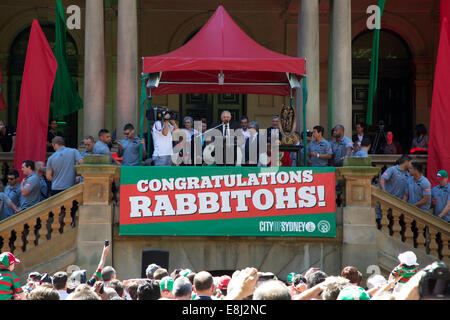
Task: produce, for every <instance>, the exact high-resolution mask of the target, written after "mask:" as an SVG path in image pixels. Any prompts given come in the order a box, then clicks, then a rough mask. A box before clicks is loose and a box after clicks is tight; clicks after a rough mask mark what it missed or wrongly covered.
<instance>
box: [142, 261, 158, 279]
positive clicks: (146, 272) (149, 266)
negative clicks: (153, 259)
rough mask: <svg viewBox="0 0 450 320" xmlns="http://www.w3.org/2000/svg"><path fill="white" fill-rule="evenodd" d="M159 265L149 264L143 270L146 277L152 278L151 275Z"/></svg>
mask: <svg viewBox="0 0 450 320" xmlns="http://www.w3.org/2000/svg"><path fill="white" fill-rule="evenodd" d="M160 268H161V267H160V266H158V265H157V264H155V263H152V264H149V265H148V267H147V269H146V270H145V274H146V275H147V279H153V275H154V273H155V271H156V270H158V269H160Z"/></svg>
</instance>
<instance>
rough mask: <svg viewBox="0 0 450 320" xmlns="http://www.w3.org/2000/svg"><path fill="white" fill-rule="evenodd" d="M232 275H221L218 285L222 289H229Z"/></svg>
mask: <svg viewBox="0 0 450 320" xmlns="http://www.w3.org/2000/svg"><path fill="white" fill-rule="evenodd" d="M230 280H231V277H230V276H221V277H220V278H219V284H218V287H219V289H220V290H227V289H228V284H229V283H230Z"/></svg>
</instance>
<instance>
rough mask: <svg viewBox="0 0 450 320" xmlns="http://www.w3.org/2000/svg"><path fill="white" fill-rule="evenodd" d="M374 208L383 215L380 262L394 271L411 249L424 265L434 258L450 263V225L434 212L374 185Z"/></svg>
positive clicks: (380, 226) (379, 244)
mask: <svg viewBox="0 0 450 320" xmlns="http://www.w3.org/2000/svg"><path fill="white" fill-rule="evenodd" d="M371 188H372V190H371V195H372V207H373V208H375V207H376V206H377V205H379V208H380V209H381V212H382V218H381V221H380V223H379V225H378V231H377V233H376V242H377V249H378V265H379V267H380V268H381V269H382V270H383V271H385V272H389V271H391V270H392V269H393V268H394V267H395V266H397V265H398V259H397V256H398V254H399V253H400V252H404V251H408V250H411V251H413V252H414V253H415V254H416V255H417V259H418V262H419V264H420V265H421V266H422V267H424V266H426V265H428V264H430V263H432V262H433V261H437V260H440V261H443V262H445V263H446V264H447V265H448V266H450V248H449V247H450V224H449V223H447V222H445V221H444V220H442V219H440V218H438V217H435V216H434V215H432V214H430V213H428V212H426V211H424V210H421V209H419V208H417V207H415V206H413V205H411V204H409V203H406V202H405V201H402V200H400V199H398V198H396V197H394V196H392V195H391V194H389V193H386V192H384V191H382V190H380V189H379V188H377V187H375V186H371Z"/></svg>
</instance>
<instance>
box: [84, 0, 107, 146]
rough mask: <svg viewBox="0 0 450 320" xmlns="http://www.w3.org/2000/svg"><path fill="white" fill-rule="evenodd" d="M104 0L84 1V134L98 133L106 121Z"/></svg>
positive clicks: (94, 134)
mask: <svg viewBox="0 0 450 320" xmlns="http://www.w3.org/2000/svg"><path fill="white" fill-rule="evenodd" d="M103 21H104V14H103V0H89V1H86V27H85V28H86V33H85V53H84V56H85V57H84V58H85V63H84V112H83V118H84V119H83V123H84V130H83V131H84V135H92V136H93V137H97V135H98V131H99V130H100V129H102V128H103V127H104V125H105V91H106V90H105V37H104V24H103Z"/></svg>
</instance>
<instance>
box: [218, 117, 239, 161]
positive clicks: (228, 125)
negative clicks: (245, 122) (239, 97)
mask: <svg viewBox="0 0 450 320" xmlns="http://www.w3.org/2000/svg"><path fill="white" fill-rule="evenodd" d="M215 127H217V128H216V130H218V131H219V132H220V133H221V135H222V137H223V139H224V141H223V147H224V152H223V157H224V159H223V163H224V164H225V163H226V154H227V152H228V153H230V152H232V151H231V150H230V149H231V148H234V161H236V145H237V137H236V136H235V134H234V130H236V129H238V124H237V123H236V122H235V121H232V120H231V112H230V111H227V110H224V111H222V113H221V115H220V122H216V123H214V124H213V125H212V126H211V128H215ZM226 137H231V138H229V139H226ZM227 164H228V165H234V163H233V164H232V163H227Z"/></svg>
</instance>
